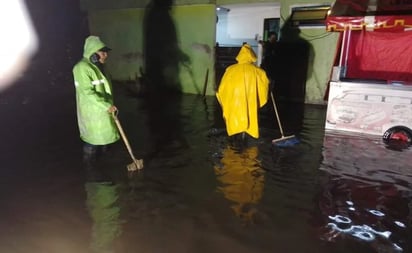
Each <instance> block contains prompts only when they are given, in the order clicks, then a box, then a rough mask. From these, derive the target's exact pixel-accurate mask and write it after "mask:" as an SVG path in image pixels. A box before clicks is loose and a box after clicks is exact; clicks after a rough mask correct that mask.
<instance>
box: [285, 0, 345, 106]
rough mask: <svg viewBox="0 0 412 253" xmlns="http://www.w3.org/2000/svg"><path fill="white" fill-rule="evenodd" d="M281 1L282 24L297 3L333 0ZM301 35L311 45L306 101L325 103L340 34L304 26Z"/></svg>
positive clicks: (329, 0)
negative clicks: (324, 99) (324, 98)
mask: <svg viewBox="0 0 412 253" xmlns="http://www.w3.org/2000/svg"><path fill="white" fill-rule="evenodd" d="M280 2H281V16H282V20H281V25H283V24H284V23H285V21H286V20H287V19H288V18H289V16H290V9H291V6H294V5H297V4H324V3H328V2H330V3H331V2H333V1H331V0H328V1H322V2H319V3H317V2H314V1H313V0H299V1H290V0H281V1H280ZM299 37H300V38H301V39H303V40H305V41H307V42H308V43H309V45H310V47H311V54H310V57H309V64H308V74H307V80H306V94H305V103H309V104H324V103H325V102H324V101H323V97H324V95H325V91H326V87H327V85H328V83H329V79H330V73H331V69H332V66H333V61H334V58H335V54H336V45H337V41H338V38H339V34H338V33H330V32H327V31H326V30H325V29H324V28H316V29H307V28H304V29H301V32H300V34H299Z"/></svg>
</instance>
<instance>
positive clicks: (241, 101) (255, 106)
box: [216, 44, 269, 139]
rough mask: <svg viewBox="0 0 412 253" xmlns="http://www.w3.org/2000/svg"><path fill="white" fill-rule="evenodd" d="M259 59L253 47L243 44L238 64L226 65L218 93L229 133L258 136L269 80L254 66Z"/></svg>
mask: <svg viewBox="0 0 412 253" xmlns="http://www.w3.org/2000/svg"><path fill="white" fill-rule="evenodd" d="M256 60H257V57H256V54H255V52H254V51H253V49H252V48H251V46H250V45H249V44H244V45H243V46H242V48H241V49H240V51H239V54H238V55H237V56H236V61H237V63H236V64H233V65H230V66H229V67H227V68H226V71H225V73H224V75H223V77H222V80H221V82H220V85H219V88H218V91H217V93H216V97H217V100H218V101H219V103H220V105H221V107H222V111H223V118H224V120H225V123H226V131H227V133H228V135H229V136H232V135H235V134H240V133H242V135H243V134H244V133H247V134H249V135H250V136H252V137H254V138H256V139H257V138H259V124H258V110H259V108H261V107H262V106H264V105H265V104H266V103H267V100H268V92H269V79H268V77H267V75H266V72H265V71H264V70H263V69H262V68H260V67H258V66H256V65H255V62H256Z"/></svg>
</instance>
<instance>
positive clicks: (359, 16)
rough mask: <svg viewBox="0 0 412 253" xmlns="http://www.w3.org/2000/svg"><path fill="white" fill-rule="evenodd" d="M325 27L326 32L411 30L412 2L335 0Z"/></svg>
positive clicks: (400, 0)
mask: <svg viewBox="0 0 412 253" xmlns="http://www.w3.org/2000/svg"><path fill="white" fill-rule="evenodd" d="M326 26H327V30H328V31H343V30H345V29H351V30H362V29H366V30H371V31H373V30H385V31H403V30H405V29H412V0H336V1H335V3H334V4H333V6H332V9H331V13H330V14H329V15H328V17H327V19H326Z"/></svg>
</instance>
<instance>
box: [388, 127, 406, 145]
mask: <svg viewBox="0 0 412 253" xmlns="http://www.w3.org/2000/svg"><path fill="white" fill-rule="evenodd" d="M382 140H383V142H384V143H385V144H389V143H392V142H394V141H396V142H402V143H405V144H406V145H407V146H409V145H411V143H412V130H411V129H409V128H407V127H403V126H395V127H392V128H389V129H388V130H386V131H385V133H383V136H382Z"/></svg>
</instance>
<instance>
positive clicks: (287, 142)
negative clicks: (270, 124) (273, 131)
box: [270, 91, 299, 147]
mask: <svg viewBox="0 0 412 253" xmlns="http://www.w3.org/2000/svg"><path fill="white" fill-rule="evenodd" d="M270 97H271V98H272V103H273V108H274V109H275V115H276V119H277V122H278V124H279V129H280V134H281V135H282V136H281V137H280V138H278V139H273V140H272V144H273V145H276V146H278V147H289V146H293V145H295V144H298V143H299V140H298V139H297V138H296V137H295V135H289V136H285V135H284V133H283V128H282V123H281V122H280V118H279V113H278V109H277V106H276V103H275V97H274V96H273V92H272V91H271V92H270Z"/></svg>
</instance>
